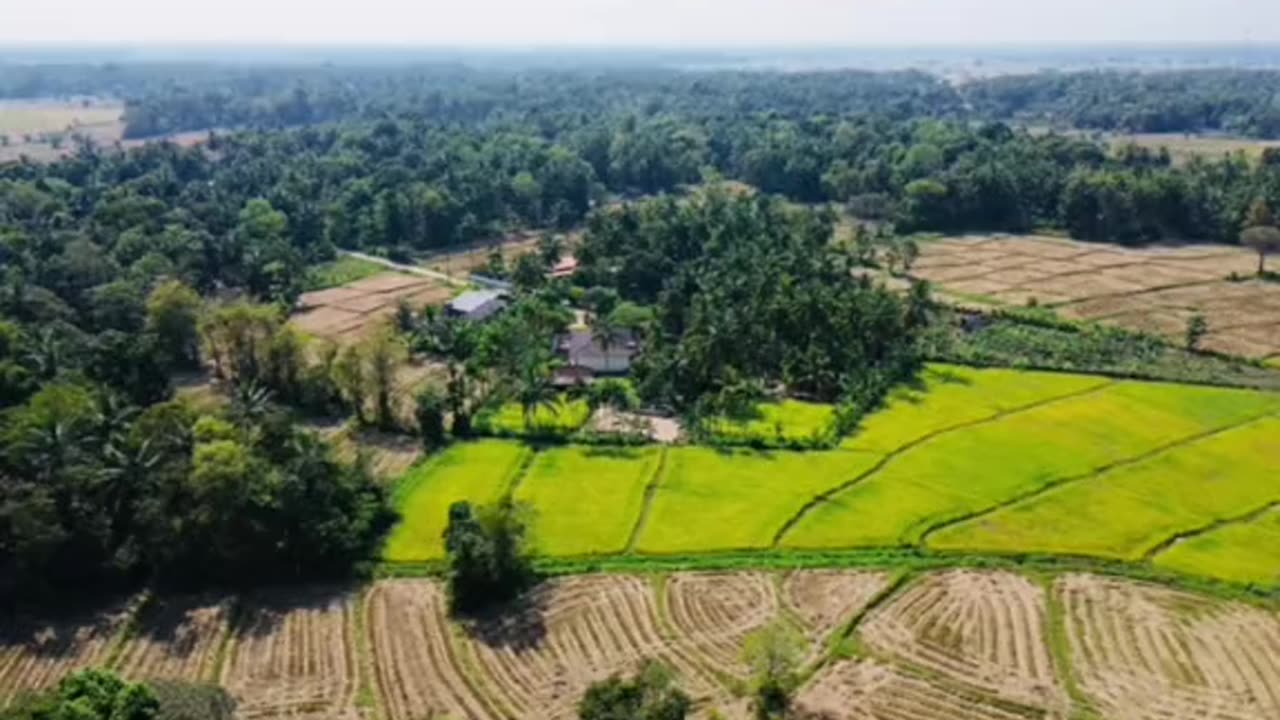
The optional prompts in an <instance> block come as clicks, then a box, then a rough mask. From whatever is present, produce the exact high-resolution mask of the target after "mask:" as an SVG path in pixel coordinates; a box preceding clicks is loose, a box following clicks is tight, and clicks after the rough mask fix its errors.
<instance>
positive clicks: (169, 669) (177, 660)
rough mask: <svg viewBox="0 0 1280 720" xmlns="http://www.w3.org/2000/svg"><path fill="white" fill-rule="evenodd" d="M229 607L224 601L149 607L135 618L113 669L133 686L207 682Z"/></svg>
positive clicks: (192, 600) (195, 600) (193, 600)
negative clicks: (136, 683)
mask: <svg viewBox="0 0 1280 720" xmlns="http://www.w3.org/2000/svg"><path fill="white" fill-rule="evenodd" d="M231 607H232V603H231V601H230V600H229V599H225V598H220V599H209V598H167V599H159V600H155V601H153V602H152V603H150V604H149V606H148V607H147V608H145V609H144V610H143V611H142V613H141V616H140V617H139V618H138V620H137V627H136V629H135V630H134V631H133V633H132V635H131V638H130V640H129V642H128V643H127V644H126V645H125V647H124V648H123V650H122V652H121V654H120V659H119V661H118V662H119V664H118V665H117V669H118V670H119V671H120V674H121V675H123V676H124V677H126V678H131V679H135V680H157V679H164V680H185V681H190V682H199V681H208V680H213V673H214V672H215V671H216V668H215V667H214V662H215V660H216V658H217V654H218V648H219V647H220V646H221V644H222V641H223V640H224V639H225V638H226V634H227V624H228V620H229V618H230V615H231Z"/></svg>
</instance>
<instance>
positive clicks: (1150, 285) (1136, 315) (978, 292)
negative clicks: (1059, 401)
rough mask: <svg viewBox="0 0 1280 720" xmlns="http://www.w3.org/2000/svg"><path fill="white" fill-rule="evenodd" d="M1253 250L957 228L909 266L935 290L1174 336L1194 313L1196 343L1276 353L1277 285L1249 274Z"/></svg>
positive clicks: (1279, 348)
mask: <svg viewBox="0 0 1280 720" xmlns="http://www.w3.org/2000/svg"><path fill="white" fill-rule="evenodd" d="M1256 267H1257V258H1256V256H1255V255H1254V254H1253V253H1251V252H1249V251H1248V250H1246V249H1243V248H1235V247H1227V246H1222V245H1185V246H1174V247H1144V248H1128V247H1121V246H1118V245H1107V244H1103V243H1084V242H1078V241H1074V240H1066V239H1062V238H1055V237H1044V236H1035V235H1028V236H966V237H956V238H944V239H942V240H938V241H935V242H927V243H924V244H923V245H922V246H921V256H920V259H919V260H918V261H917V263H916V265H915V266H914V267H913V268H912V274H913V275H914V276H916V277H919V278H923V279H926V280H929V281H930V282H932V283H934V284H935V285H936V286H937V288H938V289H939V291H940V294H941V295H942V296H943V297H946V296H947V295H951V296H952V299H953V300H955V301H957V302H960V303H962V304H965V303H968V302H970V301H972V300H974V299H982V298H985V299H987V300H988V301H990V302H994V303H996V304H1004V305H1014V306H1021V305H1027V304H1031V303H1035V304H1038V305H1042V306H1048V307H1053V308H1054V309H1056V310H1057V311H1058V312H1060V313H1061V314H1062V315H1064V316H1066V317H1069V318H1075V319H1080V320H1096V321H1099V322H1104V323H1108V324H1112V325H1117V326H1120V327H1124V328H1128V329H1131V330H1139V331H1143V332H1151V333H1156V334H1160V335H1163V336H1165V337H1168V338H1171V339H1173V340H1177V341H1181V340H1182V338H1183V337H1184V334H1185V332H1186V327H1187V325H1186V323H1187V320H1188V319H1189V318H1190V317H1191V316H1192V315H1193V314H1196V313H1199V314H1201V315H1203V316H1204V317H1205V319H1206V320H1207V321H1208V323H1209V330H1210V332H1209V335H1208V336H1207V337H1206V338H1205V339H1204V341H1203V343H1202V346H1203V347H1204V348H1206V349H1209V350H1215V351H1218V352H1224V353H1230V354H1235V355H1243V356H1246V357H1254V358H1262V357H1268V356H1271V355H1275V354H1277V353H1280V285H1277V284H1275V283H1264V282H1260V281H1256V280H1241V281H1231V280H1229V278H1230V277H1231V276H1232V274H1233V273H1234V274H1235V275H1236V276H1237V277H1238V278H1250V277H1252V275H1253V272H1254V270H1255V269H1256Z"/></svg>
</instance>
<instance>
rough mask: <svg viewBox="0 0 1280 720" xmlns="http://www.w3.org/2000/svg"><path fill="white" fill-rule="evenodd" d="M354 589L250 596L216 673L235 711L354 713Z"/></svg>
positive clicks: (342, 718) (336, 716)
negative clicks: (218, 674) (234, 704)
mask: <svg viewBox="0 0 1280 720" xmlns="http://www.w3.org/2000/svg"><path fill="white" fill-rule="evenodd" d="M357 597H358V596H357V595H356V594H354V593H350V592H343V591H334V590H327V589H317V590H314V591H311V592H302V593H297V592H295V593H288V594H281V595H279V596H273V597H263V598H257V599H254V600H252V601H250V602H248V603H247V605H246V607H245V608H244V610H243V612H242V613H241V617H240V619H239V622H238V623H237V625H236V630H235V635H234V636H233V637H232V638H231V645H230V648H229V650H228V653H227V660H226V666H225V667H224V668H223V670H222V677H221V684H222V685H223V687H225V688H226V689H227V690H228V691H229V692H230V693H231V694H232V695H233V696H234V697H235V698H236V701H237V703H238V705H237V708H236V717H238V718H243V719H244V720H252V719H254V718H299V719H301V718H313V719H314V720H356V718H359V717H360V714H359V712H358V711H357V709H356V703H355V698H356V687H357V684H358V677H359V670H358V667H357V665H358V662H357V660H356V657H357V652H356V642H355V640H356V639H355V613H356V605H357V602H356V601H357Z"/></svg>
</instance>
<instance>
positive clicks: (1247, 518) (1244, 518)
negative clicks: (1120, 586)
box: [1142, 502, 1280, 562]
mask: <svg viewBox="0 0 1280 720" xmlns="http://www.w3.org/2000/svg"><path fill="white" fill-rule="evenodd" d="M1277 508H1280V502H1269V503H1267V504H1266V505H1263V506H1262V507H1258V508H1254V509H1253V510H1250V511H1249V512H1246V513H1241V514H1240V515H1236V516H1234V517H1228V518H1220V519H1218V520H1214V521H1213V522H1211V523H1206V524H1205V525H1201V526H1200V527H1198V528H1193V529H1191V530H1184V531H1182V532H1178V533H1174V534H1173V535H1171V536H1170V537H1168V538H1166V539H1165V540H1164V541H1162V542H1161V543H1160V544H1159V545H1156V546H1155V547H1153V548H1151V549H1150V550H1148V551H1147V552H1146V553H1144V554H1143V555H1142V562H1150V561H1151V560H1153V559H1155V557H1156V556H1157V555H1159V554H1160V553H1162V552H1165V551H1166V550H1168V549H1170V548H1172V547H1173V546H1174V545H1177V544H1178V543H1180V542H1182V541H1183V540H1190V539H1191V538H1193V537H1196V536H1197V535H1204V534H1205V533H1210V532H1213V531H1214V530H1217V529H1219V528H1222V527H1225V526H1227V525H1234V524H1236V523H1247V522H1253V521H1254V520H1257V519H1258V518H1260V517H1262V516H1263V515H1266V514H1267V513H1269V512H1271V511H1272V510H1275V509H1277Z"/></svg>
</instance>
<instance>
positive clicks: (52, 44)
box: [0, 40, 1280, 52]
mask: <svg viewBox="0 0 1280 720" xmlns="http://www.w3.org/2000/svg"><path fill="white" fill-rule="evenodd" d="M245 48H250V49H260V50H281V51H289V50H416V51H432V52H475V51H485V52H493V51H502V52H541V51H548V50H550V51H556V50H560V51H565V50H568V51H615V50H623V51H651V52H673V51H674V52H744V51H772V52H777V51H801V52H805V51H851V50H852V51H858V50H875V51H881V50H1024V51H1037V52H1044V51H1057V50H1205V49H1280V40H1264V41H1252V40H1246V41H1230V42H1228V41H1221V40H1178V41H1164V40H1131V41H1112V42H1087V41H1079V42H1077V41H1072V42H1030V41H995V42H984V43H878V44H877V43H789V42H777V43H774V42H756V43H741V44H739V43H707V44H665V43H660V42H654V43H642V42H630V41H628V42H614V43H577V42H563V43H558V42H557V43H550V42H530V43H467V44H445V43H435V42H408V41H373V40H353V41H346V40H325V41H309V42H296V43H294V42H261V41H254V40H245V41H240V40H226V41H201V42H183V41H156V40H101V41H99V40H94V41H62V40H50V41H45V40H0V51H4V50H138V49H143V50H222V49H228V50H229V49H245Z"/></svg>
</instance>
